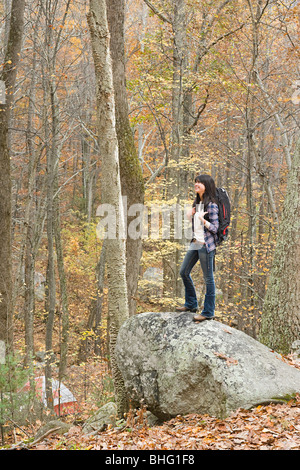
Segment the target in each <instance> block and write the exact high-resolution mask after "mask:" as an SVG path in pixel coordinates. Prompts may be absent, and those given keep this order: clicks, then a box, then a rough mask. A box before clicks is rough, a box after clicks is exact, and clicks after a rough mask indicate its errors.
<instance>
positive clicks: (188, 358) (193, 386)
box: [116, 312, 300, 420]
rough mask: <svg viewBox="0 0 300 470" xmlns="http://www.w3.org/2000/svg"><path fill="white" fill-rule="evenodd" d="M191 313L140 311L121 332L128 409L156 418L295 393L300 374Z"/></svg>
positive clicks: (220, 412) (214, 411)
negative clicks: (195, 319)
mask: <svg viewBox="0 0 300 470" xmlns="http://www.w3.org/2000/svg"><path fill="white" fill-rule="evenodd" d="M192 318H193V314H191V313H183V314H182V313H174V312H164V313H152V312H148V313H142V314H139V315H134V316H132V317H130V318H129V319H128V320H127V321H126V322H125V323H124V324H123V325H122V326H121V328H120V331H119V334H118V339H117V344H116V358H117V362H118V366H119V368H120V371H121V373H122V375H123V378H124V383H125V387H126V390H127V393H128V396H129V398H130V400H131V403H132V405H133V406H139V405H141V404H143V405H146V406H147V409H148V410H150V411H151V412H152V413H153V414H154V415H155V416H157V417H158V418H159V419H161V420H165V419H170V418H171V417H174V416H177V415H178V414H181V415H185V414H189V413H199V414H203V413H207V414H210V415H212V416H217V417H220V418H224V417H226V416H228V415H229V414H230V413H231V412H232V411H234V410H237V409H238V408H251V407H252V406H254V405H257V404H258V403H262V402H264V403H265V402H268V401H272V400H275V399H282V398H286V397H290V396H293V395H294V394H296V393H298V392H300V370H297V369H296V368H294V367H292V366H289V365H288V364H286V363H285V362H283V361H282V359H281V356H280V355H279V354H276V353H274V352H272V351H271V350H270V349H269V348H267V347H266V346H264V345H263V344H261V343H259V342H258V341H256V340H254V339H253V338H251V337H250V336H248V335H246V334H245V333H243V332H242V331H239V330H236V329H234V328H231V327H229V326H227V325H224V324H222V323H219V322H218V321H216V320H212V321H205V322H202V323H199V324H197V323H194V322H193V321H192Z"/></svg>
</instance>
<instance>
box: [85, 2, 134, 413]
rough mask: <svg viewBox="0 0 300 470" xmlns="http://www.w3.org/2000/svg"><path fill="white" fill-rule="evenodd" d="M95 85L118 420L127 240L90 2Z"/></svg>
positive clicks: (98, 24) (102, 56) (102, 8)
mask: <svg viewBox="0 0 300 470" xmlns="http://www.w3.org/2000/svg"><path fill="white" fill-rule="evenodd" d="M87 19H88V24H89V29H90V34H91V44H92V49H93V57H94V64H95V73H96V83H97V85H96V86H97V90H96V94H97V115H98V130H99V147H100V154H101V159H102V202H103V203H106V204H110V205H111V207H113V208H114V210H115V214H116V233H117V236H116V237H115V238H112V237H108V238H107V240H106V242H107V245H106V252H107V276H108V312H109V318H110V332H109V335H110V356H111V365H112V372H113V378H114V385H115V396H116V403H117V406H118V412H119V415H120V416H121V415H122V414H123V413H124V412H125V411H126V410H127V398H126V394H125V389H124V383H123V378H122V375H121V373H120V371H119V369H118V366H117V363H116V360H115V356H114V351H115V343H116V339H117V335H118V331H119V328H120V326H121V325H122V323H123V322H124V321H125V320H126V319H127V318H128V316H129V313H128V298H127V285H126V258H125V253H126V244H125V243H126V240H125V237H124V236H122V234H124V213H123V205H122V195H121V182H120V169H119V153H118V139H117V133H116V119H115V103H114V89H113V76H112V63H111V57H110V47H109V30H108V23H107V13H106V2H105V0H90V9H89V12H88V15H87Z"/></svg>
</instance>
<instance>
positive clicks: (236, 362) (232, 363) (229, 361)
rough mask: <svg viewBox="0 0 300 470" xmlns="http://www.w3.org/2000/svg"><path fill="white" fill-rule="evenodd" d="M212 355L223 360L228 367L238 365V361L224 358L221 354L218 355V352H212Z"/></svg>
mask: <svg viewBox="0 0 300 470" xmlns="http://www.w3.org/2000/svg"><path fill="white" fill-rule="evenodd" d="M214 355H215V356H217V357H220V358H221V359H224V360H225V361H226V364H227V365H228V366H231V365H236V364H238V361H237V360H236V359H234V358H233V357H227V356H225V354H222V353H219V352H214Z"/></svg>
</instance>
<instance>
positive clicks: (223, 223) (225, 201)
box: [216, 188, 231, 245]
mask: <svg viewBox="0 0 300 470" xmlns="http://www.w3.org/2000/svg"><path fill="white" fill-rule="evenodd" d="M216 195H217V203H218V207H219V229H218V242H217V245H220V244H221V243H222V242H224V241H225V240H227V238H228V233H229V230H228V227H229V224H230V212H231V211H230V200H229V196H228V193H227V191H226V189H224V188H217V194H216Z"/></svg>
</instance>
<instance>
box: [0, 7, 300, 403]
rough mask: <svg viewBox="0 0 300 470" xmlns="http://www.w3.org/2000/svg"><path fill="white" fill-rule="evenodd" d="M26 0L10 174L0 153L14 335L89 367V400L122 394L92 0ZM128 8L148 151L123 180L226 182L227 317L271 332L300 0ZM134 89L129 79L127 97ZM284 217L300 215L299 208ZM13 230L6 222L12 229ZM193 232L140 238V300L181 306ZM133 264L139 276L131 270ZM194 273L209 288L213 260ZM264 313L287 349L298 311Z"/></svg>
mask: <svg viewBox="0 0 300 470" xmlns="http://www.w3.org/2000/svg"><path fill="white" fill-rule="evenodd" d="M13 4H14V2H12V1H11V0H6V1H5V2H4V4H2V5H1V6H0V9H1V10H0V12H1V16H2V22H1V31H0V34H1V44H2V47H1V67H2V72H1V77H0V78H2V79H3V81H4V82H5V77H6V76H7V75H5V74H7V70H9V66H10V65H11V63H12V62H11V59H10V58H8V56H7V44H9V27H10V11H11V7H12V5H13ZM21 4H23V6H24V7H25V8H24V16H23V26H22V47H20V50H19V52H18V53H17V57H18V63H17V67H14V69H15V70H16V72H17V75H16V77H15V83H14V88H13V90H14V93H13V95H12V97H10V98H9V97H7V101H9V108H10V116H9V121H7V122H9V128H8V149H9V160H10V170H11V176H8V175H9V174H8V173H5V172H4V171H3V168H4V167H3V166H1V170H2V171H1V177H2V180H1V181H2V187H1V199H2V196H3V192H4V191H5V187H6V184H7V180H8V179H9V180H10V181H11V206H12V208H11V233H10V243H11V251H10V257H11V269H12V271H11V279H12V285H11V296H10V304H9V309H10V311H11V320H10V322H11V323H10V326H9V335H8V336H9V337H10V340H9V344H10V347H12V349H14V351H16V352H17V353H18V354H19V355H20V357H21V363H22V364H23V365H24V364H25V365H26V367H28V368H29V369H30V368H31V367H32V366H33V364H35V360H36V359H37V356H38V355H39V354H40V353H41V352H43V351H46V352H47V354H46V375H48V376H49V377H50V376H52V374H53V375H55V374H58V376H59V378H60V379H61V380H62V379H63V380H65V381H67V383H68V384H72V371H75V370H76V381H77V384H78V383H79V382H80V383H81V385H82V386H81V389H80V395H81V402H82V403H85V404H87V406H88V407H90V408H89V411H91V410H92V408H93V407H94V406H95V405H96V404H97V405H99V404H103V403H105V402H106V401H108V399H110V398H111V396H112V393H113V392H112V382H111V374H110V351H109V339H110V332H111V330H110V322H111V321H112V319H111V318H110V316H109V314H108V310H109V308H108V281H107V279H108V277H107V271H106V270H105V264H106V263H105V258H106V259H107V257H106V256H105V255H106V252H105V251H106V250H105V249H104V248H105V243H104V242H103V239H101V237H99V231H97V226H98V223H99V218H98V217H97V208H98V207H99V206H100V205H101V203H102V198H103V187H104V185H105V183H104V181H103V178H102V176H103V174H104V172H105V159H104V158H103V155H102V158H101V152H100V148H101V138H102V136H101V135H100V134H99V128H98V125H97V93H96V90H97V83H96V82H97V80H96V76H95V65H94V60H93V51H92V44H91V36H90V31H89V25H88V21H87V15H88V12H89V8H90V5H89V2H88V1H87V0H79V1H77V0H73V1H70V0H60V1H57V0H44V1H39V0H36V1H35V0H32V1H27V2H19V7H20V5H21ZM117 4H118V2H117V3H116V2H114V1H110V0H107V5H108V17H109V20H110V27H111V28H113V27H115V28H116V24H115V25H114V24H113V20H112V16H113V15H112V16H110V12H112V11H115V14H116V17H118V18H119V17H120V11H119V8H118V6H117ZM122 4H123V2H119V5H122ZM112 8H115V10H112ZM121 13H122V12H121ZM124 13H125V16H124V38H122V37H121V38H120V40H123V41H124V42H123V46H124V51H125V62H124V66H125V70H126V100H127V104H126V106H128V110H127V109H126V108H125V111H126V114H127V116H128V118H129V123H130V137H133V141H134V147H135V152H136V155H135V157H134V158H136V161H137V162H138V165H136V164H135V163H132V162H133V160H130V161H129V160H127V163H126V162H125V167H126V168H127V175H126V177H125V179H126V181H127V183H128V181H130V178H131V179H133V180H134V179H135V180H136V181H138V183H137V185H138V187H139V191H137V189H136V188H137V186H135V188H133V187H130V184H128V186H127V188H126V190H125V189H124V188H125V187H126V184H125V182H122V181H121V183H122V190H123V189H124V191H122V192H123V194H125V195H126V196H127V197H128V199H129V200H130V201H132V200H133V202H139V203H142V204H143V205H144V206H147V207H149V208H151V207H153V206H154V205H155V206H157V207H166V206H168V205H169V206H172V204H174V203H178V204H181V205H184V204H189V203H192V201H193V198H194V192H193V182H194V177H195V176H196V174H199V173H209V174H211V175H212V176H213V177H214V178H215V180H216V183H217V185H218V186H223V187H224V188H226V190H227V191H228V193H229V196H230V199H231V204H232V220H231V226H230V238H229V240H228V241H227V242H226V243H224V245H223V246H221V247H220V248H218V251H217V258H216V285H217V288H218V300H217V309H216V317H217V319H219V320H220V321H223V322H225V323H228V324H230V325H233V326H236V327H237V328H239V329H241V330H243V331H245V332H246V333H247V334H249V335H251V336H253V337H254V338H256V339H258V338H259V334H260V326H261V320H262V318H263V310H264V303H265V297H266V292H267V285H268V281H269V274H270V270H271V268H272V263H273V259H274V253H275V247H276V241H277V239H278V234H279V223H280V220H281V219H282V211H283V207H284V200H285V195H286V188H287V182H288V176H289V174H291V172H292V169H293V161H295V160H296V159H295V158H294V155H296V153H297V152H296V147H297V140H298V138H299V103H300V91H299V83H300V82H299V2H298V1H293V0H283V1H273V0H264V1H262V0H235V1H230V0H224V1H218V0H210V1H200V0H185V1H184V0H176V1H169V0H164V1H160V2H157V1H155V0H153V1H151V2H150V1H148V0H127V1H126V2H125V10H124ZM90 28H91V26H90ZM114 31H116V30H114ZM114 37H117V34H115V35H114V34H112V38H114ZM118 51H119V52H120V51H122V47H120V44H119V46H118V44H115V45H113V44H112V55H113V54H114V53H115V54H117V53H118ZM115 57H117V55H116V56H115ZM115 60H116V62H117V59H115ZM121 62H122V60H121ZM114 73H115V76H114V79H115V78H116V76H117V72H116V71H114ZM2 83H3V82H2ZM121 88H122V87H121V85H120V87H118V88H117V87H115V93H116V95H117V92H118V90H119V89H121ZM8 96H9V94H8ZM1 99H2V101H3V100H5V98H4V95H3V93H2V95H1ZM118 99H119V98H116V100H118ZM1 106H2V107H1V111H2V114H1V116H2V115H3V114H4V112H3V109H4V108H3V102H2V103H1ZM116 106H118V104H117V103H116ZM117 117H118V118H119V120H120V119H121V118H120V115H118V116H117ZM3 128H4V127H2V129H3ZM1 132H2V131H1ZM1 135H2V134H1ZM1 145H2V143H1ZM119 145H120V142H119ZM1 161H2V158H1ZM1 164H2V163H1ZM120 165H121V176H122V174H125V170H122V163H120ZM297 168H298V166H297V167H296V171H297ZM122 172H123V173H122ZM130 173H131V175H130ZM132 174H134V177H132ZM294 196H295V199H296V196H297V194H294ZM132 197H133V199H132ZM134 197H136V199H134ZM297 207H298V208H299V205H298V206H297ZM2 220H4V218H3V219H2ZM286 224H293V214H289V218H288V220H287V221H286ZM5 230H6V231H5ZM9 232H10V231H9ZM5 233H6V235H7V233H8V230H7V227H6V228H5V224H4V225H3V227H2V232H1V234H2V238H3V240H4V238H5ZM187 242H188V240H187V239H185V238H184V237H183V238H180V239H175V238H174V236H173V235H172V233H171V236H170V237H169V238H168V239H164V238H163V237H159V238H158V239H153V238H151V237H150V236H148V237H147V236H145V237H144V238H143V239H142V246H141V247H138V248H136V247H137V245H135V248H133V250H135V256H130V255H129V253H130V249H132V248H130V247H129V246H128V247H127V250H128V251H127V258H126V262H127V264H128V265H127V272H126V275H127V283H128V286H127V287H128V291H129V312H130V314H135V313H139V312H142V311H161V310H170V309H171V310H172V309H173V308H174V306H175V304H177V303H179V302H180V301H182V297H183V286H182V283H181V280H180V278H179V275H178V269H179V266H180V261H181V259H182V256H183V254H184V250H185V247H186V244H187ZM285 242H288V241H287V240H285ZM3 251H4V250H3ZM3 266H6V265H5V263H3V262H2V264H1V271H2V276H1V277H2V278H3V279H4V283H5V285H6V286H7V278H5V275H3V272H4V271H5V272H6V270H5V269H4V268H3ZM286 266H287V265H286ZM148 268H156V272H157V273H159V275H160V276H161V277H159V282H158V285H157V286H156V287H155V289H154V288H153V282H157V281H155V280H154V281H153V280H151V281H150V284H149V280H147V278H146V277H145V276H144V274H145V272H147V270H148ZM290 269H291V275H293V274H295V273H293V271H292V270H293V269H294V268H293V266H292V265H291V266H290ZM148 272H149V271H148ZM286 274H287V278H288V277H289V274H290V273H289V272H288V271H286ZM135 277H136V282H138V285H139V287H138V289H137V284H136V283H135V282H133V284H130V280H129V279H128V278H130V279H131V278H133V279H134V278H135ZM195 279H196V282H197V284H198V285H200V286H202V280H201V276H200V272H199V273H195ZM1 282H3V281H1ZM2 285H3V284H2ZM43 287H45V293H43ZM38 288H39V289H38ZM39 290H42V294H41V297H38V291H39ZM199 295H201V288H200V291H199ZM290 300H291V299H290ZM4 301H5V299H4ZM291 301H292V300H291ZM294 302H295V301H294ZM4 303H5V302H2V308H3V305H4ZM292 313H293V312H292ZM265 315H266V318H267V321H266V325H267V326H269V325H270V323H272V324H273V323H274V324H277V325H278V328H277V330H276V332H275V333H276V334H275V337H276V338H277V339H276V341H275V340H274V330H270V333H271V334H270V337H268V335H266V337H265V342H266V343H268V345H269V346H270V347H274V348H275V347H276V348H277V349H281V350H282V352H284V353H288V352H289V347H290V345H291V342H292V340H293V339H295V338H297V335H298V334H299V322H298V323H297V322H296V328H295V330H294V331H292V336H290V337H289V338H288V340H286V338H285V339H284V341H283V340H282V336H286V333H282V334H281V333H280V328H281V326H282V324H283V323H284V322H285V318H282V317H281V318H279V319H275V318H274V316H273V317H271V320H270V319H269V318H268V313H267V312H266V314H265ZM297 328H298V329H297ZM265 329H268V328H265ZM4 330H5V331H4ZM1 339H3V340H4V341H6V340H7V328H2V327H1ZM52 355H54V357H55V361H57V362H56V363H55V362H53V361H52V359H51V358H52V357H53V356H52ZM56 365H58V367H57V368H56ZM47 368H48V369H47ZM11 369H12V368H11ZM79 377H80V378H81V380H78V378H79ZM73 385H74V384H73ZM50 401H51V400H50V399H49V397H48V404H49V403H50Z"/></svg>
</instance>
